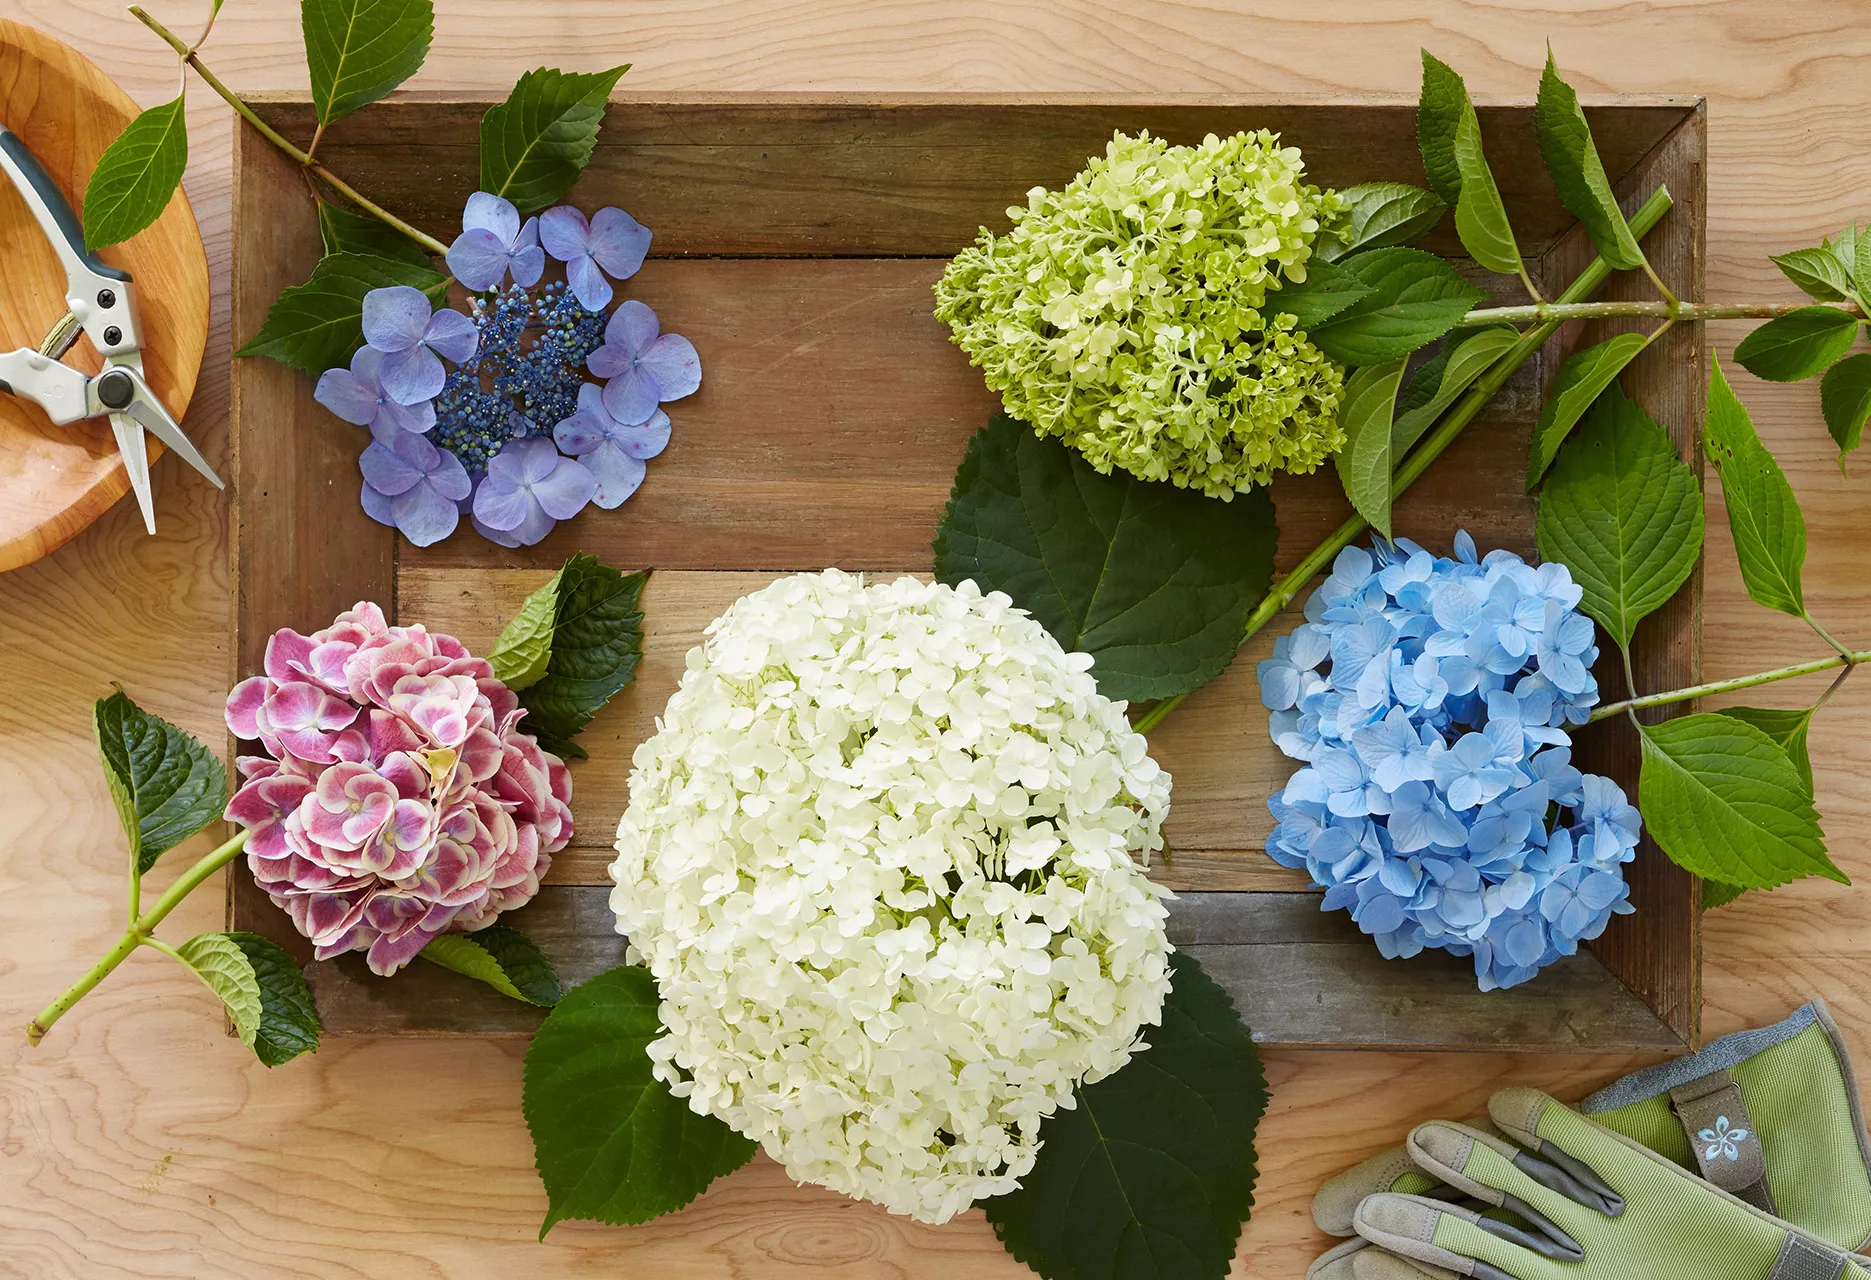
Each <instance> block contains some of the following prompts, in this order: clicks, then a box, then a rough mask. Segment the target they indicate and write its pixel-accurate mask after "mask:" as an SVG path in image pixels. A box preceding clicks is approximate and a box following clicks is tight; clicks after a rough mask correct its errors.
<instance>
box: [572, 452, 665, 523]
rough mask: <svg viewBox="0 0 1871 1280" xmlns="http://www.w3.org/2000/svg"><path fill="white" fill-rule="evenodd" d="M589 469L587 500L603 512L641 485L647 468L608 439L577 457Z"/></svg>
mask: <svg viewBox="0 0 1871 1280" xmlns="http://www.w3.org/2000/svg"><path fill="white" fill-rule="evenodd" d="M579 461H580V462H582V463H584V466H585V469H586V470H587V471H588V472H590V474H591V478H592V480H593V481H594V482H595V487H594V488H593V489H592V492H591V501H593V502H595V503H596V504H597V505H598V506H600V507H602V508H604V509H605V510H606V511H611V510H614V509H616V508H617V507H620V506H622V505H623V504H624V502H625V500H626V499H628V498H629V497H630V495H631V494H633V493H635V492H636V491H637V489H638V487H639V486H641V485H642V484H643V477H644V476H645V475H646V474H647V473H648V471H649V468H648V467H646V466H645V465H644V464H643V460H642V459H640V458H633V457H631V456H630V455H629V454H628V453H625V452H624V451H623V449H621V448H620V447H618V446H617V445H616V444H615V443H613V442H611V441H608V440H607V441H605V442H604V444H603V445H602V447H600V448H598V449H596V450H595V451H593V452H591V453H588V454H586V455H585V456H583V457H582V458H580V459H579Z"/></svg>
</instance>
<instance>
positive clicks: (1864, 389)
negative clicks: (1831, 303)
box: [1819, 351, 1871, 472]
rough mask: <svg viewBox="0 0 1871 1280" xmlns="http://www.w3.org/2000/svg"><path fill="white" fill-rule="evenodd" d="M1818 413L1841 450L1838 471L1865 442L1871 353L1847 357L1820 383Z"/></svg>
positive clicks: (1870, 401) (1869, 414)
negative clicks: (1822, 417)
mask: <svg viewBox="0 0 1871 1280" xmlns="http://www.w3.org/2000/svg"><path fill="white" fill-rule="evenodd" d="M1819 409H1820V412H1822V413H1823V414H1824V415H1825V420H1826V430H1827V431H1830V432H1831V433H1832V439H1833V440H1834V441H1836V442H1837V444H1838V447H1839V470H1840V471H1841V472H1842V471H1844V470H1845V459H1846V458H1847V457H1849V456H1850V455H1851V454H1853V453H1855V452H1856V451H1857V449H1858V446H1859V445H1860V444H1862V443H1863V442H1864V432H1865V419H1866V418H1871V352H1862V351H1861V352H1859V353H1858V354H1857V355H1855V356H1846V357H1845V358H1844V359H1843V360H1841V361H1839V362H1838V363H1837V364H1835V365H1833V366H1832V367H1831V368H1830V369H1827V370H1826V376H1825V377H1823V378H1821V379H1820V380H1819Z"/></svg>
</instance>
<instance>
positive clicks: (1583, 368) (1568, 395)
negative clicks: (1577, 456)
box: [1527, 333, 1648, 490]
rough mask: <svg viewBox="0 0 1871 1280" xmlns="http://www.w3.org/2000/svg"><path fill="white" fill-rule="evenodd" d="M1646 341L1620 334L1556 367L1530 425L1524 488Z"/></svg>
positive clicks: (1635, 335)
mask: <svg viewBox="0 0 1871 1280" xmlns="http://www.w3.org/2000/svg"><path fill="white" fill-rule="evenodd" d="M1647 341H1648V339H1647V338H1645V337H1644V335H1643V334H1641V333H1620V334H1618V335H1617V336H1616V337H1615V338H1607V339H1605V340H1604V341H1603V342H1600V343H1595V344H1594V345H1592V346H1589V347H1586V348H1585V349H1584V350H1583V351H1574V352H1573V353H1572V354H1571V355H1569V356H1567V357H1566V362H1565V363H1564V364H1562V365H1560V366H1559V374H1558V376H1557V377H1555V378H1554V379H1553V390H1552V394H1551V395H1549V396H1547V397H1546V403H1545V404H1543V405H1541V406H1540V420H1539V422H1538V423H1536V424H1535V425H1534V428H1533V439H1532V441H1531V443H1530V445H1529V447H1528V449H1527V488H1528V489H1529V490H1531V489H1532V488H1533V487H1534V486H1535V485H1537V484H1539V482H1540V477H1541V476H1543V475H1545V474H1546V468H1548V467H1550V466H1551V465H1552V464H1553V459H1554V458H1555V457H1556V456H1558V453H1559V446H1560V445H1562V444H1564V443H1565V442H1566V436H1567V435H1568V434H1569V433H1570V432H1571V430H1572V428H1573V425H1574V424H1575V423H1577V422H1578V420H1579V419H1580V418H1582V417H1584V416H1585V411H1586V410H1587V409H1589V408H1591V407H1592V401H1594V400H1596V399H1598V396H1599V394H1600V393H1601V392H1602V391H1604V389H1605V388H1606V387H1608V386H1610V385H1611V384H1612V383H1613V382H1614V381H1616V380H1617V376H1618V375H1619V374H1620V373H1622V372H1624V366H1625V365H1627V364H1629V363H1630V362H1631V361H1632V360H1635V359H1636V358H1637V353H1638V352H1639V351H1642V350H1643V349H1644V344H1645V343H1646V342H1647Z"/></svg>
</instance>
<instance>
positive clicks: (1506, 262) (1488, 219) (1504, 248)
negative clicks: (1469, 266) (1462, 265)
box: [1455, 102, 1520, 275]
mask: <svg viewBox="0 0 1871 1280" xmlns="http://www.w3.org/2000/svg"><path fill="white" fill-rule="evenodd" d="M1455 168H1456V170H1457V172H1459V173H1460V174H1461V175H1462V192H1461V198H1460V199H1458V200H1457V201H1456V202H1455V234H1456V235H1458V236H1460V237H1461V238H1462V247H1463V248H1464V249H1466V250H1468V256H1469V257H1471V258H1473V259H1474V260H1475V261H1476V262H1479V263H1480V264H1481V265H1482V266H1484V267H1486V268H1487V269H1488V270H1490V271H1500V272H1503V273H1505V274H1507V275H1514V274H1516V273H1517V272H1519V270H1520V246H1519V245H1518V244H1516V243H1515V242H1514V228H1513V226H1512V225H1511V224H1509V222H1508V221H1507V206H1506V205H1504V204H1502V203H1501V192H1500V188H1498V187H1496V186H1495V185H1494V171H1493V170H1491V169H1489V168H1488V159H1487V157H1486V156H1485V155H1483V154H1482V151H1481V121H1480V120H1478V119H1476V118H1475V109H1474V107H1472V106H1470V105H1468V104H1467V103H1466V102H1464V103H1463V110H1462V118H1461V119H1460V120H1459V121H1457V122H1456V126H1455Z"/></svg>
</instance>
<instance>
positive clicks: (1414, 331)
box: [1309, 247, 1487, 365]
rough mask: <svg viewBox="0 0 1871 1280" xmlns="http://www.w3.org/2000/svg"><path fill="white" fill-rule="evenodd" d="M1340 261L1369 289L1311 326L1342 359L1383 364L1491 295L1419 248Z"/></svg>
mask: <svg viewBox="0 0 1871 1280" xmlns="http://www.w3.org/2000/svg"><path fill="white" fill-rule="evenodd" d="M1337 265H1338V266H1340V267H1342V268H1344V269H1345V270H1346V271H1349V272H1350V273H1351V274H1352V275H1354V276H1356V277H1357V279H1358V281H1359V283H1361V284H1363V285H1364V286H1366V287H1367V288H1368V289H1369V290H1370V292H1369V293H1368V294H1366V295H1365V296H1364V297H1362V298H1360V299H1359V300H1358V301H1357V302H1354V303H1353V304H1352V305H1351V306H1349V307H1346V308H1345V309H1344V310H1343V311H1341V312H1339V313H1338V314H1337V315H1336V316H1334V317H1333V318H1332V319H1331V320H1329V321H1327V322H1326V323H1325V324H1323V325H1320V326H1319V327H1318V328H1316V329H1312V330H1310V331H1309V336H1310V337H1311V338H1312V340H1313V342H1315V343H1316V344H1318V347H1319V349H1320V350H1321V351H1323V352H1325V354H1326V355H1328V356H1330V357H1331V358H1332V359H1334V360H1336V361H1338V362H1339V363H1340V364H1348V365H1366V364H1385V363H1387V362H1389V361H1391V360H1397V359H1401V358H1402V357H1404V356H1407V355H1409V354H1410V353H1411V352H1414V351H1417V350H1420V349H1421V348H1423V347H1426V346H1428V345H1429V344H1430V343H1432V342H1434V341H1435V340H1436V339H1437V338H1440V337H1441V336H1442V335H1443V334H1445V333H1447V332H1448V331H1449V330H1451V329H1453V328H1454V327H1455V326H1456V325H1458V324H1460V323H1461V321H1462V317H1463V316H1465V315H1467V314H1468V311H1469V308H1471V307H1473V306H1474V305H1475V303H1477V302H1479V301H1480V300H1481V299H1482V298H1484V297H1486V296H1487V295H1486V294H1484V293H1483V292H1482V291H1481V290H1480V289H1477V288H1475V286H1473V285H1471V284H1469V283H1468V281H1466V280H1464V279H1462V277H1461V275H1460V274H1459V273H1457V271H1456V270H1455V268H1454V267H1452V266H1450V265H1449V264H1448V263H1446V262H1444V261H1443V260H1442V259H1441V258H1438V257H1436V256H1435V255H1434V254H1433V253H1425V252H1423V251H1422V250H1421V249H1405V248H1398V247H1392V248H1388V249H1368V250H1366V251H1365V252H1363V253H1355V254H1352V255H1351V256H1350V257H1349V258H1345V259H1342V260H1341V261H1340V262H1339V263H1338V264H1337Z"/></svg>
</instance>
